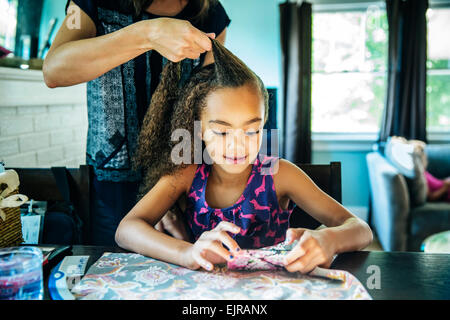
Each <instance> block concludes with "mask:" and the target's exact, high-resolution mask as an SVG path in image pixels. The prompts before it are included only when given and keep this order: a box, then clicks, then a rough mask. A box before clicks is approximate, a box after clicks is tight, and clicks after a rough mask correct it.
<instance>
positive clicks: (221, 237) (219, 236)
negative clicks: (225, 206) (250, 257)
mask: <svg viewBox="0 0 450 320" xmlns="http://www.w3.org/2000/svg"><path fill="white" fill-rule="evenodd" d="M204 239H205V240H210V241H217V242H220V243H223V244H224V245H226V246H227V248H228V249H229V250H231V251H234V252H238V251H240V250H241V249H240V248H239V245H238V244H237V242H236V241H235V240H234V239H233V238H231V237H230V235H229V234H228V233H227V232H226V231H220V229H217V230H216V229H214V230H213V231H211V232H209V233H207V234H206V235H205V237H204ZM222 248H223V247H222ZM224 249H225V248H224ZM228 255H230V253H228Z"/></svg>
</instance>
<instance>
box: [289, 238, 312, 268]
mask: <svg viewBox="0 0 450 320" xmlns="http://www.w3.org/2000/svg"><path fill="white" fill-rule="evenodd" d="M313 245H314V242H313V240H312V238H307V239H306V238H305V240H303V241H302V239H300V241H299V243H297V245H296V246H295V247H294V248H293V249H292V250H291V252H289V253H288V254H287V255H286V256H285V257H284V263H285V265H288V264H291V263H292V262H294V261H295V260H297V259H299V258H300V257H302V256H303V255H304V254H305V253H306V252H307V251H308V250H309V249H311V248H312V246H313Z"/></svg>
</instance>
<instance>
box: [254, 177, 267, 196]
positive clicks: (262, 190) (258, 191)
mask: <svg viewBox="0 0 450 320" xmlns="http://www.w3.org/2000/svg"><path fill="white" fill-rule="evenodd" d="M262 180H263V182H262V184H261V186H259V187H258V188H256V189H255V195H256V196H257V197H258V196H259V194H260V193H261V192H264V191H266V176H264V177H263V179H262Z"/></svg>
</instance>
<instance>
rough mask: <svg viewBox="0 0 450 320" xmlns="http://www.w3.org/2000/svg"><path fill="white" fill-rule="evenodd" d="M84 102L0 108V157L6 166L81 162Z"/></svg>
mask: <svg viewBox="0 0 450 320" xmlns="http://www.w3.org/2000/svg"><path fill="white" fill-rule="evenodd" d="M86 134H87V111H86V106H85V105H79V104H76V105H45V106H42V105H39V106H23V107H22V106H19V107H0V159H1V160H3V161H4V162H5V164H6V166H7V167H34V168H45V167H51V166H67V167H79V166H80V165H81V164H84V163H85V153H86Z"/></svg>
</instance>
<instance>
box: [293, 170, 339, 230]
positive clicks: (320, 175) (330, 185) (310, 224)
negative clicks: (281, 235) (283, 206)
mask: <svg viewBox="0 0 450 320" xmlns="http://www.w3.org/2000/svg"><path fill="white" fill-rule="evenodd" d="M297 166H298V167H299V168H300V169H302V170H303V171H304V172H305V173H306V174H307V175H308V176H309V177H310V178H311V179H312V180H313V181H314V183H315V184H316V185H317V186H318V187H319V188H320V189H322V190H323V191H324V192H325V193H327V194H328V195H329V196H331V197H332V198H333V199H334V200H336V201H337V202H339V203H342V186H341V163H340V162H331V163H330V164H297ZM289 222H290V227H291V228H307V229H317V228H318V227H319V226H320V225H321V223H320V222H319V221H317V220H316V219H314V218H313V217H311V216H310V215H309V214H308V213H306V212H305V211H303V210H302V209H300V208H299V207H298V206H296V207H295V208H294V211H293V212H292V215H291V220H290V221H289Z"/></svg>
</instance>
